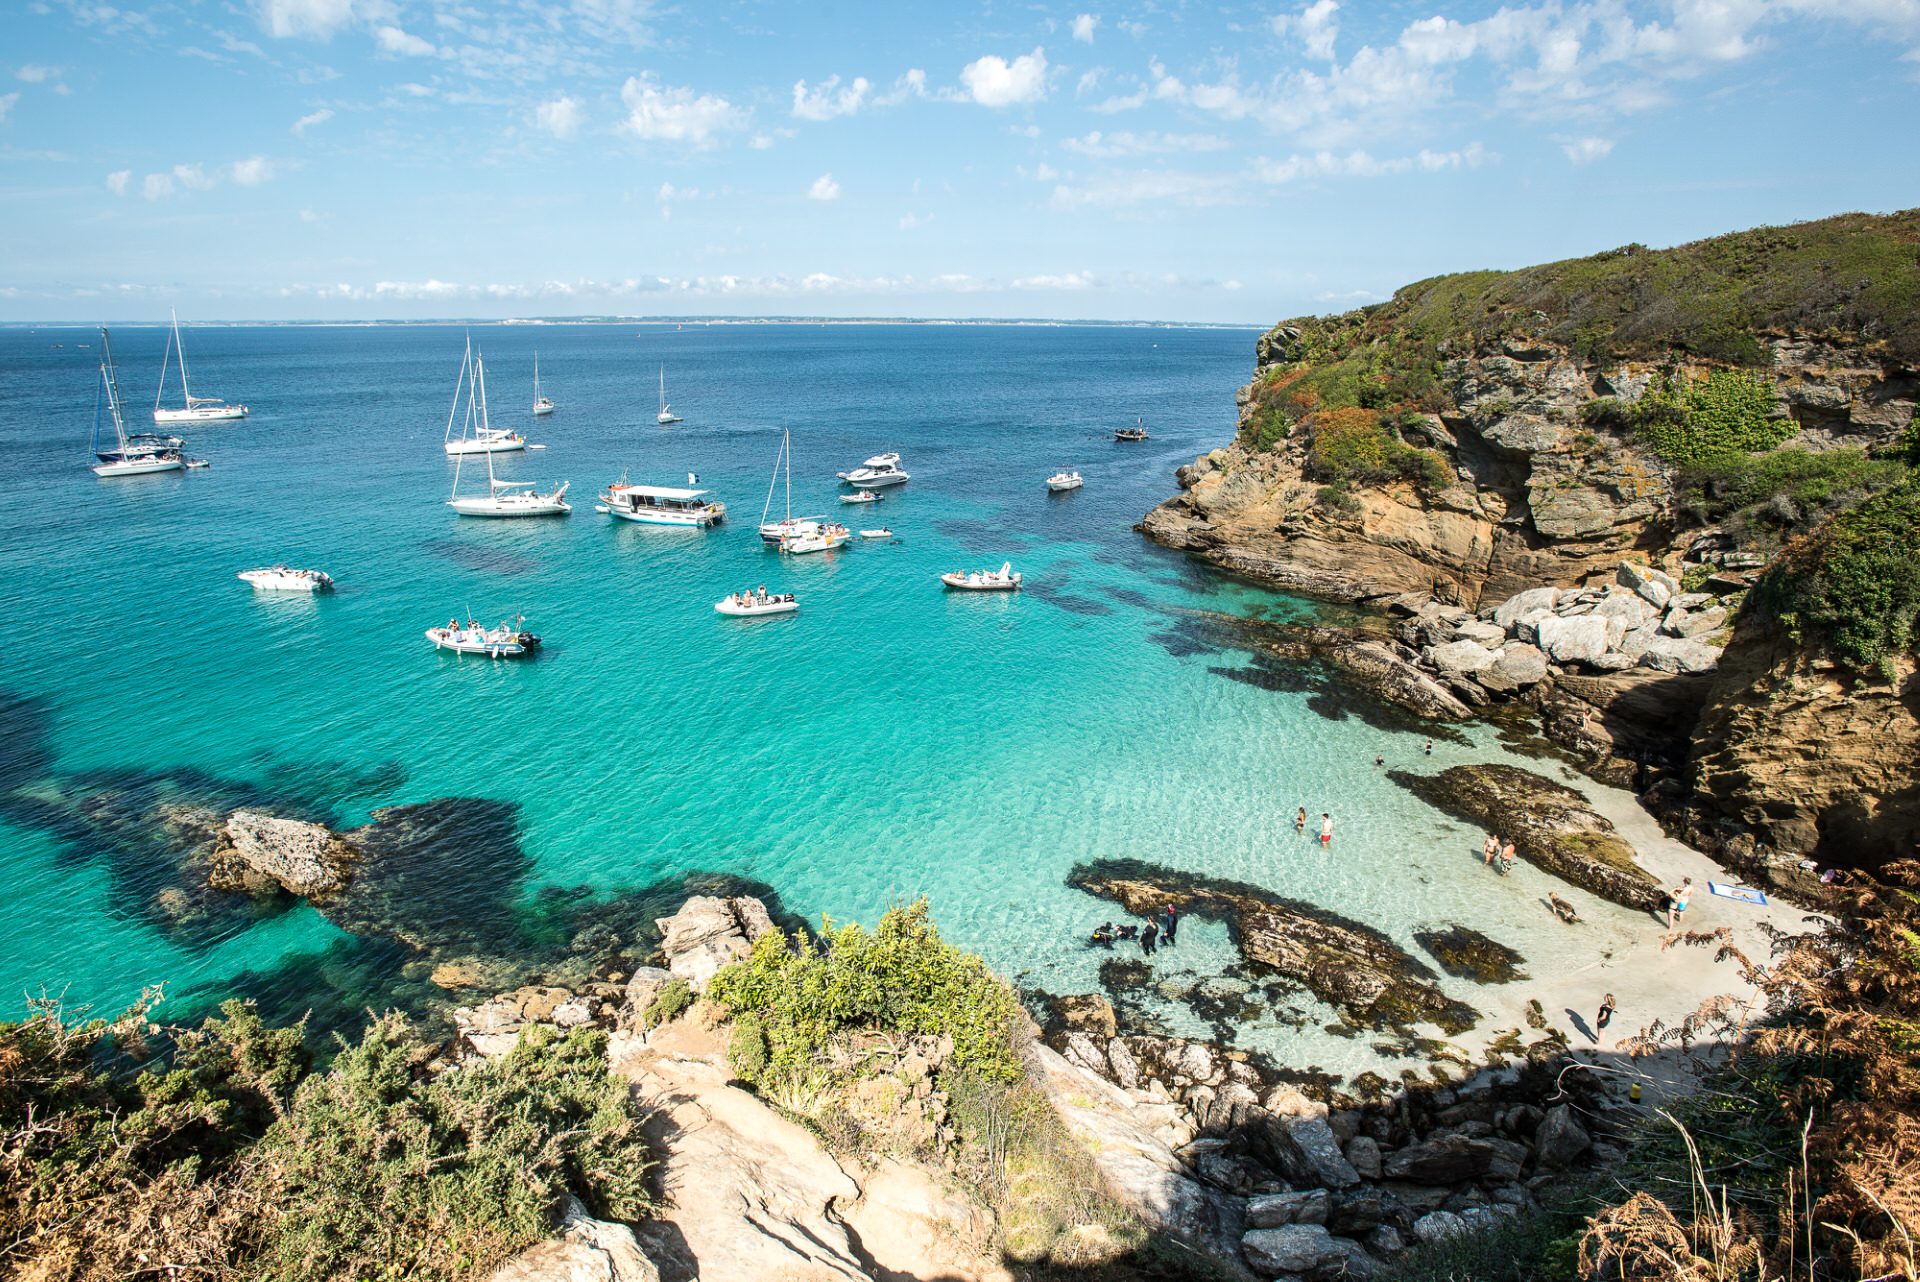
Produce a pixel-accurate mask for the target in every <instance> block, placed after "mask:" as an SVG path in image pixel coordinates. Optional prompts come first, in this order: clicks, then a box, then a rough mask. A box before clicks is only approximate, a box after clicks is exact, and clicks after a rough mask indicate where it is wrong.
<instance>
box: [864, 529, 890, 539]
mask: <svg viewBox="0 0 1920 1282" xmlns="http://www.w3.org/2000/svg"><path fill="white" fill-rule="evenodd" d="M860 537H861V538H863V539H890V538H892V537H893V531H892V530H889V529H887V528H886V527H885V526H882V527H880V528H879V529H877V530H862V531H860Z"/></svg>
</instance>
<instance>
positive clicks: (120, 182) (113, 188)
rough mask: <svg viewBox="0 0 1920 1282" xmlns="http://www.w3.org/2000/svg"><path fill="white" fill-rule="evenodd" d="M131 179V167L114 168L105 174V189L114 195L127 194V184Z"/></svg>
mask: <svg viewBox="0 0 1920 1282" xmlns="http://www.w3.org/2000/svg"><path fill="white" fill-rule="evenodd" d="M132 179H133V171H132V170H131V169H116V170H114V171H113V172H112V173H110V174H108V175H107V190H108V191H110V192H112V193H113V194H114V195H116V196H124V195H126V194H127V184H128V183H129V182H130V181H132Z"/></svg>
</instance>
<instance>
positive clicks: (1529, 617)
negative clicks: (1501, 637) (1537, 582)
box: [1493, 588, 1560, 632]
mask: <svg viewBox="0 0 1920 1282" xmlns="http://www.w3.org/2000/svg"><path fill="white" fill-rule="evenodd" d="M1559 599H1560V589H1559V588H1528V589H1527V590H1526V591H1525V592H1517V593H1515V594H1514V595H1513V596H1510V597H1508V598H1507V599H1506V600H1505V601H1502V602H1501V603H1500V604H1499V605H1498V606H1497V607H1495V609H1494V611H1493V621H1494V622H1495V623H1496V624H1498V625H1499V626H1500V627H1501V628H1502V629H1504V630H1506V631H1508V632H1511V631H1512V630H1513V628H1514V625H1515V624H1518V623H1520V622H1522V621H1525V622H1536V621H1538V620H1539V619H1541V618H1544V617H1546V616H1547V615H1549V614H1552V613H1553V607H1554V603H1555V602H1557V601H1558V600H1559Z"/></svg>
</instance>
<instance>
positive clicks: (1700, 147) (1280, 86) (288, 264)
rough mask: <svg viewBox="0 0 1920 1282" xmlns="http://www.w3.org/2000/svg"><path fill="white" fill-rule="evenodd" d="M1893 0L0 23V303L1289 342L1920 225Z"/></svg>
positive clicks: (743, 10) (56, 312) (1909, 31)
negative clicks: (1147, 328) (863, 325)
mask: <svg viewBox="0 0 1920 1282" xmlns="http://www.w3.org/2000/svg"><path fill="white" fill-rule="evenodd" d="M1917 120H1920V0H1666V2H1663V3H1662V2H1655V3H1641V2H1637V0H1593V2H1591V3H1583V2H1578V0H1542V2H1539V3H1533V2H1530V0H1515V2H1514V3H1510V4H1508V5H1505V6H1495V5H1490V4H1473V3H1469V2H1468V0H1417V2H1413V3H1403V2H1400V0H1390V2H1388V3H1362V2H1361V0H1311V2H1310V3H1304V4H1302V3H1297V2H1290V3H1280V4H1261V3H1254V4H1221V5H1200V4H1186V3H1180V2H1179V0H1145V2H1140V3H1135V2H1128V3H1106V2H1105V0H1075V2H1073V3H1067V4H1063V5H1054V4H1047V3H1018V4H1013V3H1003V2H1000V0H994V2H991V3H985V4H981V3H971V2H969V0H952V2H950V3H941V4H919V3H900V2H898V0H891V2H868V0H813V2H811V3H806V4H798V3H733V2H730V0H700V2H698V3H688V2H686V0H682V2H681V3H677V4H676V3H665V2H663V3H650V2H649V0H559V2H553V3H534V2H533V0H510V2H508V3H499V4H492V3H486V2H485V0H159V2H157V3H145V2H144V0H126V3H125V6H124V7H121V6H120V5H119V4H118V3H100V2H96V0H25V3H22V0H7V5H6V11H5V12H4V13H3V14H0V320H8V321H30V320H49V321H50V320H73V321H105V320H114V321H130V320H132V321H137V320H159V319H164V318H165V316H166V314H167V310H168V308H169V307H172V306H177V307H178V308H179V310H180V312H181V315H182V317H183V318H184V319H194V320H247V319H262V320H266V319H276V320H284V319H408V318H425V317H469V318H486V317H534V316H578V315H591V314H617V315H630V316H692V315H737V316H756V315H806V316H849V317H852V316H920V317H1060V318H1089V319H1137V320H1168V321H1189V322H1232V323H1253V324H1261V325H1265V324H1270V323H1272V322H1274V321H1276V320H1278V319H1281V318H1283V317H1287V316H1293V315H1299V314H1303V313H1314V312H1328V311H1339V310H1344V309H1346V308H1348V307H1353V306H1358V305H1362V304H1365V303H1369V302H1376V301H1379V300H1381V299H1383V298H1386V297H1389V296H1391V294H1392V292H1393V290H1394V289H1396V288H1397V287H1398V286H1400V285H1402V284H1405V283H1408V282H1410V281H1414V280H1418V279H1422V278H1424V277H1427V276H1432V275H1435V274H1438V273H1441V272H1448V271H1460V270H1470V269H1479V268H1487V267H1517V266H1523V265H1526V264H1528V263H1532V262H1540V261H1549V260H1553V259H1558V258H1565V257H1570V256H1575V255H1580V254H1587V253H1594V252H1598V251H1600V250H1604V249H1608V248H1612V247H1615V246H1618V245H1622V244H1626V243H1629V242H1635V241H1637V242H1641V243H1644V244H1651V245H1670V244H1677V243H1681V242H1684V241H1687V240H1691V239H1696V238H1698V237H1701V236H1707V235H1712V234H1715V233H1717V232H1722V231H1729V230H1733V229H1736V228H1742V227H1750V226H1755V225H1759V224H1764V223H1778V222H1790V221H1794V220H1797V219H1805V218H1815V217H1820V216H1823V215H1826V214H1831V213H1837V212H1841V211H1843V210H1851V209H1866V210H1875V211H1889V210H1895V209H1902V208H1908V207H1912V206H1915V205H1920V129H1916V128H1915V127H1914V125H1915V122H1916V121H1917Z"/></svg>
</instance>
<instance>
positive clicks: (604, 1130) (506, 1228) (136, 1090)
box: [0, 994, 648, 1282]
mask: <svg viewBox="0 0 1920 1282" xmlns="http://www.w3.org/2000/svg"><path fill="white" fill-rule="evenodd" d="M156 999H157V994H156V995H153V997H151V998H150V999H149V1001H147V1002H145V1003H143V1004H142V1005H141V1006H139V1007H137V1008H136V1009H134V1010H132V1011H129V1012H128V1013H127V1014H125V1015H123V1016H122V1017H120V1018H119V1019H116V1020H113V1021H101V1020H94V1021H86V1022H71V1021H69V1020H68V1019H67V1018H66V1017H65V1015H64V1014H63V1012H62V1011H61V1010H60V1009H59V1007H58V1006H57V1005H55V1004H52V1003H39V1004H38V1005H36V1007H35V1009H34V1010H33V1012H32V1014H31V1015H30V1016H29V1018H27V1019H25V1020H23V1021H21V1022H19V1023H15V1024H5V1025H0V1136H4V1142H3V1143H0V1259H5V1260H6V1261H8V1262H9V1264H23V1263H25V1262H28V1261H31V1262H32V1266H33V1269H35V1270H37V1271H38V1272H37V1273H36V1276H48V1277H64V1278H71V1279H107V1278H125V1277H131V1276H147V1275H155V1276H157V1275H161V1274H165V1275H167V1276H187V1275H192V1276H196V1277H202V1278H214V1279H222V1280H224V1279H236V1280H237V1279H241V1278H246V1279H268V1280H272V1282H282V1280H284V1282H293V1280H294V1279H322V1278H342V1279H345V1278H354V1279H359V1278H389V1277H394V1278H397V1277H419V1276H433V1277H449V1278H452V1277H468V1276H477V1275H480V1274H483V1273H484V1272H485V1271H486V1270H488V1269H490V1268H492V1267H493V1266H494V1265H495V1264H497V1263H498V1262H499V1261H500V1260H502V1259H504V1258H506V1257H507V1256H509V1255H511V1254H512V1253H513V1252H515V1251H517V1250H520V1249H521V1248H523V1247H526V1246H528V1245H530V1244H531V1243H533V1242H535V1241H537V1240H539V1239H540V1238H542V1237H544V1236H545V1235H546V1234H547V1232H548V1231H549V1216H550V1214H551V1212H552V1210H553V1208H554V1206H555V1204H556V1203H557V1202H558V1201H559V1199H560V1198H561V1197H562V1195H564V1194H566V1193H569V1192H571V1193H573V1194H575V1195H577V1196H580V1197H582V1198H583V1199H584V1200H585V1201H587V1202H588V1203H589V1204H590V1205H592V1206H594V1207H595V1208H596V1209H598V1210H600V1211H602V1212H603V1213H606V1214H610V1215H613V1216H615V1217H618V1218H623V1219H637V1218H640V1217H641V1216H642V1215H643V1214H644V1213H645V1212H646V1210H647V1209H648V1201H647V1195H646V1191H645V1188H644V1184H643V1180H644V1176H645V1173H646V1170H647V1167H648V1160H647V1157H646V1154H645V1151H644V1149H643V1146H642V1144H641V1140H640V1137H639V1134H638V1130H637V1127H636V1118H635V1115H634V1113H633V1106H632V1105H631V1103H630V1101H629V1099H628V1095H627V1091H626V1088H625V1086H624V1084H622V1083H620V1082H618V1081H616V1080H615V1079H614V1078H613V1076H612V1075H611V1074H610V1072H609V1071H608V1066H607V1061H606V1056H605V1037H604V1034H601V1033H599V1032H597V1031H591V1030H578V1031H576V1032H574V1033H572V1034H570V1035H569V1036H567V1037H565V1038H557V1037H554V1036H552V1035H551V1033H547V1034H545V1035H541V1034H529V1035H528V1036H527V1037H525V1038H523V1039H522V1041H521V1044H520V1045H519V1046H518V1047H516V1049H515V1050H514V1051H513V1052H511V1053H510V1054H508V1055H506V1056H505V1057H503V1058H502V1059H500V1060H498V1061H493V1062H488V1063H483V1064H477V1065H474V1066H472V1067H467V1068H460V1069H454V1070H451V1071H444V1072H438V1073H435V1072H430V1071H429V1070H428V1061H429V1060H431V1059H432V1058H433V1056H434V1054H435V1051H434V1048H433V1047H432V1046H431V1045H429V1044H428V1043H426V1042H425V1041H423V1040H422V1039H421V1038H420V1037H419V1036H418V1035H417V1034H416V1033H415V1032H414V1030H413V1029H412V1028H411V1027H410V1026H409V1025H408V1024H407V1023H406V1021H404V1020H403V1019H401V1018H400V1017H398V1016H392V1015H389V1016H386V1017H383V1018H380V1019H376V1020H375V1021H374V1022H373V1024H372V1025H371V1026H370V1027H369V1028H368V1029H367V1031H366V1033H365V1035H364V1036H363V1037H362V1039H361V1040H360V1041H359V1042H358V1043H356V1044H352V1045H347V1044H342V1045H341V1047H340V1049H339V1051H338V1053H337V1054H336V1055H335V1057H334V1060H333V1063H332V1065H331V1067H329V1068H328V1069H326V1070H324V1071H315V1069H314V1067H313V1064H312V1062H311V1060H310V1058H309V1057H308V1055H307V1053H306V1051H305V1050H304V1049H303V1047H302V1032H303V1030H302V1029H301V1028H300V1027H298V1026H295V1027H286V1028H273V1027H269V1026H267V1025H265V1024H264V1023H263V1022H262V1021H261V1020H260V1018H259V1016H258V1015H257V1014H256V1013H255V1012H254V1011H253V1010H252V1008H251V1007H249V1006H247V1005H245V1004H243V1003H240V1002H229V1003H228V1004H227V1005H226V1006H225V1007H223V1008H222V1011H221V1014H220V1015H218V1016H215V1017H213V1018H210V1019H208V1020H206V1021H205V1022H204V1023H202V1024H201V1025H200V1026H199V1027H197V1028H164V1027H161V1026H159V1025H155V1024H152V1023H149V1022H148V1020H149V1015H150V1014H151V1008H152V1002H153V1000H156Z"/></svg>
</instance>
